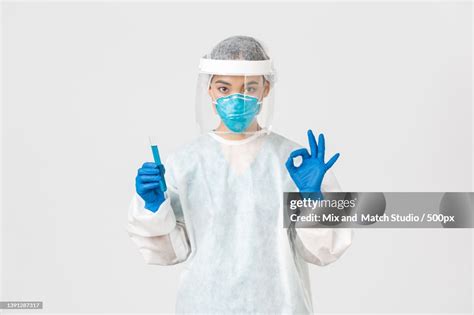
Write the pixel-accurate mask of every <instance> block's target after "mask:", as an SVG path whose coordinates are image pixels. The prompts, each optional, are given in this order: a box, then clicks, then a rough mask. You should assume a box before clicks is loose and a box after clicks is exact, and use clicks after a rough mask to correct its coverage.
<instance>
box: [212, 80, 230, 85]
mask: <svg viewBox="0 0 474 315" xmlns="http://www.w3.org/2000/svg"><path fill="white" fill-rule="evenodd" d="M214 83H222V84H225V85H232V84H230V83H229V82H225V81H222V80H217V81H216V82H214Z"/></svg>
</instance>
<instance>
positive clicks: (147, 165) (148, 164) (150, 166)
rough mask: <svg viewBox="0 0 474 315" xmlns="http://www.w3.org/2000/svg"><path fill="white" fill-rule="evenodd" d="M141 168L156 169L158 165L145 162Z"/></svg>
mask: <svg viewBox="0 0 474 315" xmlns="http://www.w3.org/2000/svg"><path fill="white" fill-rule="evenodd" d="M142 168H158V165H156V163H154V162H145V163H143V165H142Z"/></svg>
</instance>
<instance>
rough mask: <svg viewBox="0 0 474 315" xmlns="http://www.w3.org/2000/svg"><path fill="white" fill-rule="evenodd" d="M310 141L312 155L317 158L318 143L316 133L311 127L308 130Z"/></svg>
mask: <svg viewBox="0 0 474 315" xmlns="http://www.w3.org/2000/svg"><path fill="white" fill-rule="evenodd" d="M308 142H309V148H310V150H311V157H313V158H316V156H317V155H318V144H317V143H316V139H315V138H314V134H313V131H312V130H311V129H309V130H308Z"/></svg>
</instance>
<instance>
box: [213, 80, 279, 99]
mask: <svg viewBox="0 0 474 315" xmlns="http://www.w3.org/2000/svg"><path fill="white" fill-rule="evenodd" d="M269 92H270V84H269V83H268V81H267V80H265V78H264V76H263V75H255V76H235V75H227V76H226V75H214V76H213V77H212V80H211V83H210V85H209V95H210V96H211V98H212V100H213V101H215V100H216V99H218V98H219V97H223V96H227V95H231V94H235V93H242V94H245V95H250V96H253V97H256V98H258V99H259V100H260V101H262V99H263V98H264V97H266V96H267V95H268V93H269Z"/></svg>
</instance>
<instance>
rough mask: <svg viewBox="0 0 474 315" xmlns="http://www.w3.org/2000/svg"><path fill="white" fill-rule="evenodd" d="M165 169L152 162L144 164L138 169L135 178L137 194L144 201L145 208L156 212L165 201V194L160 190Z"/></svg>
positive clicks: (161, 165)
mask: <svg viewBox="0 0 474 315" xmlns="http://www.w3.org/2000/svg"><path fill="white" fill-rule="evenodd" d="M164 175H165V167H164V166H163V164H160V165H157V164H156V163H153V162H146V163H144V164H143V166H142V167H141V168H139V169H138V174H137V177H136V178H135V189H136V190H137V194H138V195H140V197H142V199H143V200H144V201H145V208H146V209H148V210H150V211H152V212H156V211H157V210H158V208H159V207H160V205H161V204H162V203H163V201H165V194H164V192H163V191H162V190H161V188H160V187H161V186H160V181H163V182H164V180H165V179H164Z"/></svg>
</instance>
